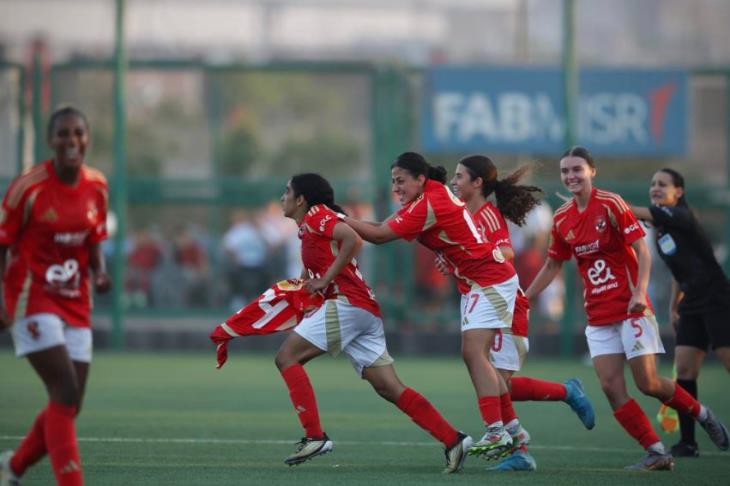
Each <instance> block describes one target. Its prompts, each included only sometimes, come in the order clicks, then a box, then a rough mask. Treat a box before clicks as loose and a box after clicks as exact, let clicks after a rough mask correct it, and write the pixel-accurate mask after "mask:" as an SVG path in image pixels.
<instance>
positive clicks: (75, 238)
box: [53, 231, 89, 246]
mask: <svg viewBox="0 0 730 486" xmlns="http://www.w3.org/2000/svg"><path fill="white" fill-rule="evenodd" d="M88 234H89V232H88V231H72V232H67V233H56V234H55V235H53V242H54V243H58V244H59V245H66V246H81V245H82V244H83V243H84V241H85V240H86V235H88Z"/></svg>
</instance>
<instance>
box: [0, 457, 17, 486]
mask: <svg viewBox="0 0 730 486" xmlns="http://www.w3.org/2000/svg"><path fill="white" fill-rule="evenodd" d="M12 457H13V451H5V452H3V453H2V454H0V486H20V478H19V477H18V476H16V475H15V473H14V472H13V470H12V469H10V459H11V458H12Z"/></svg>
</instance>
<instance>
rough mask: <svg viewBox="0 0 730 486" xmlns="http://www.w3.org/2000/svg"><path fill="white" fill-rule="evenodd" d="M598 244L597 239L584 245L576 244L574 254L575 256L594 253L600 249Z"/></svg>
mask: <svg viewBox="0 0 730 486" xmlns="http://www.w3.org/2000/svg"><path fill="white" fill-rule="evenodd" d="M600 246H601V243H600V241H598V240H596V241H592V242H590V243H586V244H585V245H578V246H576V247H575V254H576V256H581V255H587V254H589V253H595V252H597V251H598V250H599V249H600Z"/></svg>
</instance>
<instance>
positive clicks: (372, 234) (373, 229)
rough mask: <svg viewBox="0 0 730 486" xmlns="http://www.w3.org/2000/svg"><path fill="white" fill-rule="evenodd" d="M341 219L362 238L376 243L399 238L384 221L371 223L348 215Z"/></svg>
mask: <svg viewBox="0 0 730 486" xmlns="http://www.w3.org/2000/svg"><path fill="white" fill-rule="evenodd" d="M342 220H343V221H344V222H345V223H347V224H348V225H349V226H350V227H351V228H352V229H353V230H355V232H357V234H358V235H360V237H361V238H362V239H363V240H365V241H369V242H370V243H375V244H376V245H380V244H383V243H387V242H389V241H393V240H397V239H398V238H400V237H399V236H398V235H397V234H396V232H395V231H393V229H392V228H391V227H390V226H389V225H388V224H387V222H385V221H384V222H381V223H372V222H365V221H360V220H358V219H354V218H351V217H349V216H345V217H344V218H342Z"/></svg>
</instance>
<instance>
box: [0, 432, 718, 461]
mask: <svg viewBox="0 0 730 486" xmlns="http://www.w3.org/2000/svg"><path fill="white" fill-rule="evenodd" d="M21 439H23V436H19V435H0V440H2V441H19V440H21ZM78 441H79V442H102V443H122V444H194V445H197V444H200V445H205V444H233V445H235V444H240V445H256V444H259V445H291V444H294V443H295V442H296V441H294V440H274V439H214V438H174V437H169V438H166V437H162V438H147V437H79V438H78ZM335 443H336V444H338V445H352V446H372V445H377V446H389V447H435V446H440V444H438V443H436V442H433V441H430V442H396V441H378V442H373V441H354V440H335ZM530 449H536V450H555V451H588V452H599V453H607V452H608V453H622V452H629V451H630V450H631V449H635V448H631V447H630V448H624V449H620V448H617V447H590V446H589V447H586V446H569V445H547V444H531V445H530ZM702 455H703V456H717V457H719V456H730V454H728V453H723V452H716V451H712V452H706V451H704V450H703V451H702Z"/></svg>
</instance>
